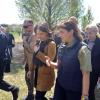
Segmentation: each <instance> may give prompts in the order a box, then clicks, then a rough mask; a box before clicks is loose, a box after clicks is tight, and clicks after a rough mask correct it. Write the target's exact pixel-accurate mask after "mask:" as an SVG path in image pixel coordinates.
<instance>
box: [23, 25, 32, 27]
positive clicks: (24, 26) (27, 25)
mask: <svg viewBox="0 0 100 100" xmlns="http://www.w3.org/2000/svg"><path fill="white" fill-rule="evenodd" d="M29 26H33V25H25V26H23V28H28V27H29Z"/></svg>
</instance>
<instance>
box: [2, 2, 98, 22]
mask: <svg viewBox="0 0 100 100" xmlns="http://www.w3.org/2000/svg"><path fill="white" fill-rule="evenodd" d="M84 1H85V3H84V5H85V8H86V9H87V8H88V6H90V7H91V9H92V13H93V16H94V21H93V23H97V22H100V14H99V10H100V0H84ZM1 23H7V24H20V23H22V20H21V19H20V18H19V12H18V9H17V7H16V4H15V0H0V24H1Z"/></svg>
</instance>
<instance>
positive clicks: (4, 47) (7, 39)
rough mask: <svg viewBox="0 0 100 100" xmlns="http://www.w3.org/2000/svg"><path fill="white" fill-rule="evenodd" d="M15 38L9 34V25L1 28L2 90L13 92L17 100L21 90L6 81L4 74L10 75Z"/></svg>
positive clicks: (0, 64)
mask: <svg viewBox="0 0 100 100" xmlns="http://www.w3.org/2000/svg"><path fill="white" fill-rule="evenodd" d="M14 41H15V40H14V37H13V35H12V34H10V33H9V30H8V25H5V24H2V25H1V26H0V89H2V90H4V91H7V92H11V93H12V96H13V100H17V98H18V92H19V88H18V87H17V86H15V85H11V84H10V83H8V82H6V81H4V73H9V72H10V71H11V70H10V64H11V59H12V48H13V47H14V46H15V42H14Z"/></svg>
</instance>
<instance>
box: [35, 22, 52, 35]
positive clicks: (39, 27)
mask: <svg viewBox="0 0 100 100" xmlns="http://www.w3.org/2000/svg"><path fill="white" fill-rule="evenodd" d="M37 30H40V31H42V32H45V33H47V35H48V36H49V37H51V33H50V29H49V25H48V24H47V23H43V24H39V25H36V26H35V28H34V32H35V33H37Z"/></svg>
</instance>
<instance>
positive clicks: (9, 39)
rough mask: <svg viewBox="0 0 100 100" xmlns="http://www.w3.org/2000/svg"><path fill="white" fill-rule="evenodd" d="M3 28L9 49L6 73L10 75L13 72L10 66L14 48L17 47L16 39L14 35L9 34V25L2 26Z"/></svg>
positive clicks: (7, 51)
mask: <svg viewBox="0 0 100 100" xmlns="http://www.w3.org/2000/svg"><path fill="white" fill-rule="evenodd" d="M1 26H2V27H3V33H5V35H6V38H7V49H6V55H7V56H6V59H5V66H6V68H5V72H6V73H9V72H10V71H11V69H10V64H11V58H12V48H13V47H14V46H15V39H14V36H13V34H11V33H10V32H9V29H8V25H7V24H2V25H1Z"/></svg>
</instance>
